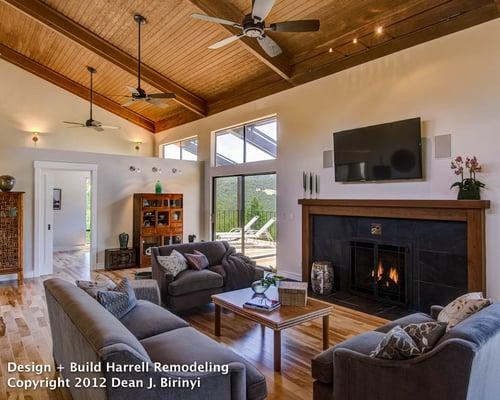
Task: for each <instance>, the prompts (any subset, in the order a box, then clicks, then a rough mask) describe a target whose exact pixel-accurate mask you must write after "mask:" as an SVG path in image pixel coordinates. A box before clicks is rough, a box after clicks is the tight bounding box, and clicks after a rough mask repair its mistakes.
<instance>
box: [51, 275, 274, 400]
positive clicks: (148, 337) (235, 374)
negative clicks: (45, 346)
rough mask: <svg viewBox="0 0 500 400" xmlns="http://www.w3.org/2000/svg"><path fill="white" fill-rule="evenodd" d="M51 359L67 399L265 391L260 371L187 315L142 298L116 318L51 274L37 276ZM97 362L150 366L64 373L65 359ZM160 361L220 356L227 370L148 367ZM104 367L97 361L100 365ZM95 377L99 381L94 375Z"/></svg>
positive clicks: (241, 399)
mask: <svg viewBox="0 0 500 400" xmlns="http://www.w3.org/2000/svg"><path fill="white" fill-rule="evenodd" d="M44 285H45V294H46V298H47V307H48V312H49V319H50V327H51V332H52V342H53V356H54V362H55V363H56V365H57V364H61V365H63V366H64V367H65V369H64V370H63V371H62V372H61V373H62V375H63V377H64V378H68V379H70V380H71V381H72V386H73V387H72V388H71V389H70V392H71V394H72V397H73V399H75V400H101V399H109V400H114V399H116V400H127V399H131V400H132V399H133V400H137V399H157V400H160V399H161V400H177V399H182V400H194V399H206V400H208V399H221V400H245V399H248V400H254V399H255V400H260V399H264V398H265V397H266V395H267V389H266V380H265V377H264V376H263V375H262V374H261V373H260V372H259V371H258V370H257V369H256V368H255V367H253V366H252V365H251V364H250V363H248V362H247V361H246V360H245V359H243V358H242V357H240V356H238V355H237V354H236V353H234V352H233V351H232V350H230V349H229V348H227V347H225V346H224V345H221V344H219V343H217V342H215V341H213V340H212V339H210V338H208V337H207V336H205V335H203V334H202V333H200V332H198V331H197V330H195V329H193V328H191V327H190V326H189V325H188V323H187V322H186V321H184V320H182V319H181V318H179V317H177V316H175V315H174V314H172V313H171V312H169V311H167V310H165V309H164V308H162V307H160V306H159V305H156V304H153V303H151V302H149V301H145V300H139V302H138V305H137V306H136V307H135V308H133V309H132V310H131V311H130V312H129V313H127V314H126V315H125V316H124V317H123V318H122V319H121V320H118V319H116V318H115V317H114V316H113V315H112V314H111V313H109V312H108V311H107V310H106V309H105V308H104V307H102V306H101V305H100V304H99V303H98V302H97V301H96V300H95V299H94V298H92V297H91V296H89V295H88V294H87V293H85V292H84V291H83V290H81V289H80V288H78V287H76V286H75V285H73V284H71V283H69V282H67V281H64V280H62V279H58V278H53V279H48V280H46V281H45V282H44ZM72 362H74V363H78V364H82V365H83V364H84V363H90V362H94V363H99V362H101V363H102V365H103V366H104V365H108V364H110V363H115V364H117V365H140V363H145V364H146V365H149V366H150V368H151V369H150V371H149V372H147V373H144V372H134V373H126V374H124V373H118V372H107V371H105V370H104V371H103V372H94V373H89V374H82V373H72V372H70V370H69V366H70V363H72ZM157 362H158V363H162V364H164V365H172V364H174V365H175V364H192V363H195V362H198V363H205V362H212V363H214V364H227V365H228V366H229V373H228V374H226V375H224V374H220V373H165V372H156V371H154V370H153V369H152V366H153V363H157ZM103 369H104V368H103ZM78 376H80V377H88V378H92V377H94V378H97V379H102V378H104V379H106V380H107V388H105V387H95V388H87V389H78V388H75V387H74V385H75V382H76V378H77V377H78ZM179 376H182V377H184V378H200V388H195V389H194V390H190V389H188V388H165V387H164V388H162V387H161V380H162V379H164V382H165V381H166V380H165V379H167V380H168V378H173V379H175V378H177V377H179ZM113 378H119V379H134V380H140V381H143V382H145V385H146V386H147V385H148V384H149V379H150V378H151V379H152V381H153V382H154V383H155V384H156V385H157V387H156V388H153V389H151V390H147V388H146V387H144V388H141V387H138V388H133V387H128V388H126V387H111V382H112V379H113ZM98 383H101V381H100V380H98Z"/></svg>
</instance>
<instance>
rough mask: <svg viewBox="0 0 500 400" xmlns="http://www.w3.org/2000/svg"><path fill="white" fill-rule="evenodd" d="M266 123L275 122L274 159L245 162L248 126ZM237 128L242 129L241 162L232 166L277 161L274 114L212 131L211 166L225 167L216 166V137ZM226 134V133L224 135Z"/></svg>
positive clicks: (276, 119)
mask: <svg viewBox="0 0 500 400" xmlns="http://www.w3.org/2000/svg"><path fill="white" fill-rule="evenodd" d="M266 121H275V122H276V157H274V158H271V159H267V160H256V161H247V129H248V128H247V127H248V126H249V125H255V124H258V123H260V122H266ZM239 128H243V137H242V142H243V162H241V163H235V164H232V165H243V164H249V163H255V162H266V161H274V160H277V159H278V116H277V115H276V114H275V115H270V116H267V117H263V118H259V119H255V120H252V121H248V122H244V123H242V124H238V125H233V126H229V127H227V128H222V129H218V130H216V131H214V152H213V157H214V158H213V160H214V162H213V166H214V167H216V168H218V167H225V166H227V165H218V164H217V136H218V135H219V134H224V133H225V132H226V131H228V130H229V129H239ZM225 134H227V133H225Z"/></svg>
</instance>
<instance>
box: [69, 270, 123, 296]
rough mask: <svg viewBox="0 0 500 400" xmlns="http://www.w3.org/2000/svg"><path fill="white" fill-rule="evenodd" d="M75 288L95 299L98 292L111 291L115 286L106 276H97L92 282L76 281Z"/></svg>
mask: <svg viewBox="0 0 500 400" xmlns="http://www.w3.org/2000/svg"><path fill="white" fill-rule="evenodd" d="M75 283H76V286H78V287H79V288H80V289H83V290H84V291H85V292H87V294H89V295H90V296H92V297H93V298H94V299H97V292H98V291H100V290H101V291H105V290H113V289H114V288H116V284H115V283H114V282H113V281H112V280H111V279H109V278H108V277H107V276H106V275H102V274H97V275H96V277H95V279H94V280H93V281H80V280H78V281H76V282H75Z"/></svg>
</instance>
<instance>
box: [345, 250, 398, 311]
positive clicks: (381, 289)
mask: <svg viewBox="0 0 500 400" xmlns="http://www.w3.org/2000/svg"><path fill="white" fill-rule="evenodd" d="M406 254H407V249H406V247H401V246H393V245H386V244H378V243H371V242H351V278H352V279H351V290H354V291H357V292H361V293H364V294H366V295H370V296H374V297H377V298H379V299H381V300H386V301H391V302H397V303H401V304H405V303H406V285H405V272H406V271H405V269H406V264H407V263H406V260H407V257H406Z"/></svg>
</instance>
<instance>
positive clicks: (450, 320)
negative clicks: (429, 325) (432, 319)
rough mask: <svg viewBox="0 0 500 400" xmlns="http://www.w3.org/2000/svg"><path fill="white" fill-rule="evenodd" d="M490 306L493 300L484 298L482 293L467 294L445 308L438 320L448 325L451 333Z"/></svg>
mask: <svg viewBox="0 0 500 400" xmlns="http://www.w3.org/2000/svg"><path fill="white" fill-rule="evenodd" d="M489 305H491V300H490V299H485V298H483V295H482V293H467V294H464V295H463V296H460V297H458V298H457V299H455V300H453V301H452V302H451V303H450V304H448V305H447V306H446V307H445V308H443V309H442V310H441V312H440V313H439V315H438V318H437V320H438V321H439V322H444V323H447V324H448V326H447V328H446V331H449V330H450V329H452V328H453V327H455V326H456V325H458V324H459V323H460V322H462V321H463V320H465V319H466V318H468V317H470V316H471V315H473V314H475V313H477V312H478V311H480V310H482V309H483V308H484V307H487V306H489Z"/></svg>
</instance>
